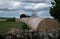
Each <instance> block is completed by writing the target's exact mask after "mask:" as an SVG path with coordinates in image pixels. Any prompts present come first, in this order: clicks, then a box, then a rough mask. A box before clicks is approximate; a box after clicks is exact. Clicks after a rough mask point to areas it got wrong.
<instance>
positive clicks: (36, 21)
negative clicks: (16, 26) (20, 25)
mask: <svg viewBox="0 0 60 39" xmlns="http://www.w3.org/2000/svg"><path fill="white" fill-rule="evenodd" d="M20 21H22V22H25V23H26V24H27V25H29V27H30V28H32V29H33V30H37V31H48V32H53V31H56V30H57V29H58V28H59V24H58V23H57V22H56V21H55V19H52V18H33V17H30V18H21V19H20Z"/></svg>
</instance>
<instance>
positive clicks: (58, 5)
mask: <svg viewBox="0 0 60 39" xmlns="http://www.w3.org/2000/svg"><path fill="white" fill-rule="evenodd" d="M51 3H52V7H50V14H51V16H53V17H54V18H55V19H57V20H58V21H60V0H54V2H51Z"/></svg>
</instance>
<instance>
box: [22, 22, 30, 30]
mask: <svg viewBox="0 0 60 39" xmlns="http://www.w3.org/2000/svg"><path fill="white" fill-rule="evenodd" d="M21 28H22V29H30V28H29V26H28V25H27V24H26V23H24V22H22V24H21Z"/></svg>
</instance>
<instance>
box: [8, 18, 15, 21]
mask: <svg viewBox="0 0 60 39" xmlns="http://www.w3.org/2000/svg"><path fill="white" fill-rule="evenodd" d="M7 21H12V22H15V17H14V18H8V19H7Z"/></svg>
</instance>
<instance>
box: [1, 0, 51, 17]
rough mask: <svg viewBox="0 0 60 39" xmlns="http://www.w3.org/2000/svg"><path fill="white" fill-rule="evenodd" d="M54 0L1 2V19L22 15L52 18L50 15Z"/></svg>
mask: <svg viewBox="0 0 60 39" xmlns="http://www.w3.org/2000/svg"><path fill="white" fill-rule="evenodd" d="M51 1H52V0H0V17H16V18H19V17H20V15H21V14H26V15H32V13H36V15H37V16H38V17H45V18H52V16H50V14H49V9H50V8H49V7H51Z"/></svg>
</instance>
